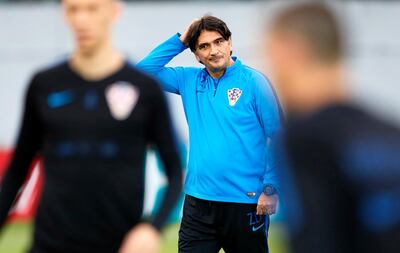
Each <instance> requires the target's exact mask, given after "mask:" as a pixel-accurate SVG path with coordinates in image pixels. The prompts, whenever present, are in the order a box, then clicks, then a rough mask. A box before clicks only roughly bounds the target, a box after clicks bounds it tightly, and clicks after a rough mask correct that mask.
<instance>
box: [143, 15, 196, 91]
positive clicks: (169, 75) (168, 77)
mask: <svg viewBox="0 0 400 253" xmlns="http://www.w3.org/2000/svg"><path fill="white" fill-rule="evenodd" d="M193 22H194V21H193ZM193 22H192V23H193ZM192 23H191V24H192ZM191 24H190V25H189V26H188V27H187V29H186V30H185V32H184V33H183V34H182V35H180V34H179V33H177V34H175V35H173V36H172V37H170V38H169V39H167V40H166V41H164V42H163V43H161V44H160V45H158V46H157V47H156V48H155V49H153V51H151V52H150V53H149V54H148V55H147V56H146V57H145V58H144V59H142V60H141V61H140V62H139V63H138V64H137V67H138V68H139V69H141V70H143V71H144V72H146V73H148V74H150V75H152V76H153V77H155V78H156V79H158V80H159V81H160V83H161V85H162V87H163V89H164V90H165V91H168V92H172V93H175V94H180V93H181V92H180V91H181V88H182V87H183V85H184V70H185V69H184V68H183V67H175V68H173V67H166V65H167V64H168V63H169V62H170V61H171V60H172V59H173V58H174V57H175V56H177V55H178V54H180V53H181V52H183V51H184V50H185V49H186V48H187V43H186V35H187V33H188V32H189V29H190V26H191Z"/></svg>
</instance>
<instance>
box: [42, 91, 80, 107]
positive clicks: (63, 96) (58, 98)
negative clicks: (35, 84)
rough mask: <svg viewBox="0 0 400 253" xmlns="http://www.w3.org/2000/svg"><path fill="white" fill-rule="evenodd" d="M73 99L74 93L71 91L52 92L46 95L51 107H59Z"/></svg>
mask: <svg viewBox="0 0 400 253" xmlns="http://www.w3.org/2000/svg"><path fill="white" fill-rule="evenodd" d="M73 100H74V95H73V93H72V92H71V91H69V90H66V91H58V92H53V93H51V94H50V95H48V97H47V104H48V105H49V107H51V108H59V107H62V106H65V105H67V104H70V103H71V102H72V101H73Z"/></svg>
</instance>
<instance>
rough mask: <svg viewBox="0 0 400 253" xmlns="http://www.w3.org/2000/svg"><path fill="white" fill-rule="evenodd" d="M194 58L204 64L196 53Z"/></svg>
mask: <svg viewBox="0 0 400 253" xmlns="http://www.w3.org/2000/svg"><path fill="white" fill-rule="evenodd" d="M194 56H195V57H196V60H197V61H198V62H199V63H201V64H203V63H202V62H201V60H200V57H199V56H198V55H197V54H196V53H194Z"/></svg>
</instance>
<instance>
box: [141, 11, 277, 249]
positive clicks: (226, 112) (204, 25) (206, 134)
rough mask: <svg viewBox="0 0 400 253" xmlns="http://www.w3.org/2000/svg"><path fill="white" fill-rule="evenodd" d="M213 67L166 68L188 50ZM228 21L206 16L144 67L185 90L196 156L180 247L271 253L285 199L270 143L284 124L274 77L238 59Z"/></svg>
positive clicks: (192, 151)
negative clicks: (272, 225)
mask: <svg viewBox="0 0 400 253" xmlns="http://www.w3.org/2000/svg"><path fill="white" fill-rule="evenodd" d="M188 47H189V48H190V50H191V51H192V52H193V53H194V55H195V57H196V59H197V60H198V61H199V62H200V63H201V64H203V65H204V66H205V68H196V67H175V68H174V67H166V66H165V65H167V64H168V63H169V62H170V61H171V60H172V59H173V58H174V57H176V56H177V55H179V54H180V53H182V52H183V51H184V50H186V49H187V48H188ZM231 54H232V39H231V32H230V31H229V29H228V27H227V26H226V24H225V22H223V21H222V20H220V19H218V18H216V17H213V16H204V17H202V18H201V19H198V20H195V21H193V22H192V23H191V24H190V25H189V26H188V28H187V29H186V31H185V32H184V33H183V34H182V35H180V34H175V35H173V36H172V37H171V38H169V39H168V40H166V41H165V42H164V43H162V44H161V45H159V46H158V47H156V48H155V49H154V50H153V51H152V52H151V53H150V54H149V55H148V56H146V57H145V58H144V59H143V60H142V61H141V62H140V63H139V64H138V66H139V67H140V68H141V69H143V70H145V71H147V72H149V73H151V74H152V75H154V76H156V77H157V78H159V80H160V81H161V83H162V85H163V86H164V89H165V90H166V91H169V92H172V93H176V94H179V95H181V97H182V102H183V106H184V109H185V113H186V119H187V122H188V125H189V136H190V137H189V138H190V139H189V142H190V154H189V165H188V174H187V177H186V182H185V193H186V199H185V204H184V210H183V219H182V223H181V229H180V232H179V252H181V253H184V252H185V253H195V252H198V253H204V252H208V253H217V252H219V250H220V248H221V247H222V248H223V249H224V250H225V252H227V253H234V252H238V253H243V252H248V253H256V252H260V253H261V252H263V253H265V252H267V251H268V244H267V234H268V227H269V215H272V214H274V213H275V211H276V205H277V202H278V195H277V181H276V176H275V172H274V170H275V164H274V158H273V157H272V153H271V152H270V150H269V145H268V144H269V143H272V142H273V140H274V136H275V135H276V133H277V132H278V131H279V129H280V113H279V105H278V101H277V99H276V97H275V94H274V92H273V90H272V87H271V86H270V84H269V82H268V81H267V79H266V78H265V77H264V76H263V75H262V74H260V73H259V72H258V71H256V70H254V69H252V68H250V67H248V66H246V65H244V64H243V63H242V62H241V61H240V60H239V59H238V58H236V57H232V56H231Z"/></svg>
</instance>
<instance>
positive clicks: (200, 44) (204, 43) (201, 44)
mask: <svg viewBox="0 0 400 253" xmlns="http://www.w3.org/2000/svg"><path fill="white" fill-rule="evenodd" d="M221 39H222V40H225V39H224V38H223V37H222V36H220V37H218V38H216V39H215V40H213V41H211V42H203V43H199V45H198V47H200V46H203V45H208V44H211V43H213V42H216V41H217V40H221Z"/></svg>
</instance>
